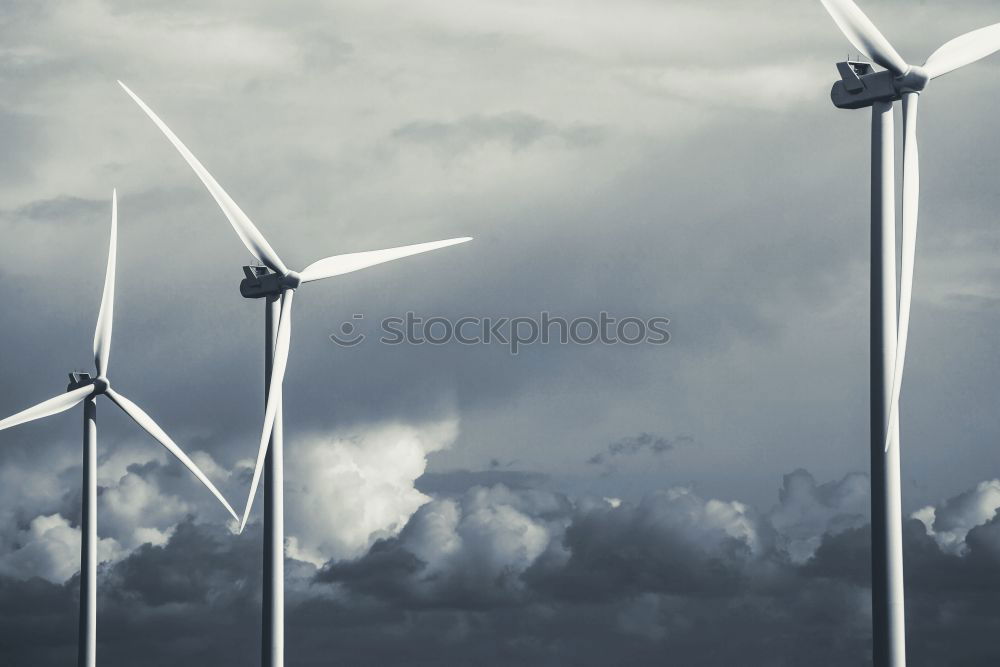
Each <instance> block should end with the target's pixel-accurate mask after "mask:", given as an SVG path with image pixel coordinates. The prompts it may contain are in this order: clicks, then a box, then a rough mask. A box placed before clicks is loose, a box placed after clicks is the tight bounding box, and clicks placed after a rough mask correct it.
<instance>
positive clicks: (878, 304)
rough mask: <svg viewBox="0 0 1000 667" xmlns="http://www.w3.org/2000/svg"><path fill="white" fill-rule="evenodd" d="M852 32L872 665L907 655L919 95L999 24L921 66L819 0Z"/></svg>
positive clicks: (846, 102)
mask: <svg viewBox="0 0 1000 667" xmlns="http://www.w3.org/2000/svg"><path fill="white" fill-rule="evenodd" d="M821 1H822V3H823V6H824V7H826V10H827V11H828V12H829V13H830V15H831V16H832V17H833V20H834V21H835V22H836V23H837V25H838V26H839V27H840V29H841V31H842V32H843V33H844V35H845V36H846V37H847V39H848V40H849V41H850V42H851V44H853V45H854V47H855V48H857V49H858V50H859V51H861V53H863V54H865V55H866V56H868V57H869V58H870V59H871V60H872V61H874V62H875V63H876V64H878V65H881V66H882V67H884V68H885V71H879V72H876V71H874V69H873V68H872V66H871V65H870V64H869V63H862V62H842V63H838V64H837V68H838V70H839V71H840V76H841V80H840V81H838V82H837V83H835V84H834V86H833V90H832V92H831V98H832V99H833V103H834V105H835V106H837V107H839V108H842V109H862V108H865V107H872V114H873V115H872V195H871V197H872V200H871V206H872V211H871V216H872V230H871V234H872V236H871V484H872V498H871V501H872V623H873V639H874V642H873V652H874V664H875V666H876V667H883V666H887V665H891V666H892V667H901V666H902V665H905V663H906V650H905V623H904V613H903V539H902V510H901V507H900V505H901V498H900V484H899V410H898V404H899V392H900V387H901V385H902V380H903V362H904V358H905V355H906V339H907V333H908V330H909V324H910V301H911V298H912V295H913V264H914V258H915V254H916V237H917V208H918V203H919V198H920V171H919V170H920V165H919V160H918V153H917V103H918V100H919V95H920V93H921V92H922V91H923V90H924V89H925V88H926V87H927V84H928V83H929V82H930V81H931V80H932V79H935V78H937V77H939V76H942V75H944V74H947V73H949V72H952V71H954V70H956V69H958V68H960V67H964V66H965V65H969V64H971V63H974V62H976V61H977V60H980V59H982V58H985V57H986V56H988V55H990V54H992V53H994V52H996V51H998V50H1000V23H998V24H994V25H991V26H989V27H986V28H981V29H979V30H974V31H972V32H969V33H967V34H965V35H962V36H961V37H957V38H955V39H953V40H951V41H950V42H948V43H946V44H945V45H944V46H942V47H941V48H939V49H938V50H937V51H935V52H934V53H933V54H931V56H930V58H928V59H927V62H925V63H924V64H923V66H919V65H910V64H908V63H907V62H906V61H905V60H903V58H902V57H901V56H900V55H899V53H897V52H896V50H895V49H894V48H893V47H892V45H891V44H890V43H889V41H888V40H887V39H886V38H885V37H884V36H883V35H882V33H880V32H879V30H878V28H876V27H875V25H874V24H873V23H872V22H871V20H869V19H868V17H867V16H865V14H864V13H863V12H862V11H861V10H860V9H859V8H858V6H857V5H856V4H855V3H854V2H853V0H821ZM898 100H902V103H903V197H902V199H903V215H902V219H903V223H902V244H901V267H900V287H899V319H898V321H897V319H896V297H897V295H896V240H895V228H896V213H895V176H894V173H893V162H894V158H895V147H894V136H893V133H894V130H893V115H892V114H893V105H894V103H895V102H896V101H898Z"/></svg>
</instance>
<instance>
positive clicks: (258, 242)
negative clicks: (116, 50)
mask: <svg viewBox="0 0 1000 667" xmlns="http://www.w3.org/2000/svg"><path fill="white" fill-rule="evenodd" d="M118 83H119V84H120V85H121V87H122V88H123V89H124V90H125V92H126V93H128V95H129V96H130V97H131V98H132V99H133V100H134V101H135V103H136V104H138V105H139V108H140V109H142V110H143V111H144V112H145V113H146V115H147V116H149V118H150V120H152V121H153V123H154V124H155V125H156V126H157V127H158V128H160V131H161V132H163V134H164V135H165V136H166V137H167V139H168V140H169V141H170V143H171V144H173V146H174V148H176V149H177V152H179V153H180V154H181V157H183V158H184V160H185V161H186V162H187V163H188V165H189V166H190V167H191V169H192V170H194V172H195V174H197V175H198V178H200V179H201V181H202V183H204V184H205V187H206V188H208V191H209V192H210V193H211V195H212V197H214V198H215V201H216V202H217V203H218V204H219V207H220V208H221V209H222V212H223V213H224V214H225V216H226V217H227V218H228V219H229V222H230V223H231V224H232V226H233V229H235V230H236V233H237V235H239V237H240V239H241V240H242V241H243V244H244V245H245V246H246V247H247V249H248V250H249V251H250V252H251V253H253V255H254V256H255V257H257V259H259V260H260V261H261V262H263V263H264V264H265V265H267V267H268V268H270V269H271V270H273V271H275V272H276V273H278V274H279V275H280V276H281V277H282V279H283V280H282V289H281V315H280V317H279V321H278V330H277V334H276V342H275V347H274V351H273V353H274V356H273V363H272V367H271V380H270V384H269V386H268V387H267V394H266V395H267V404H266V406H265V411H264V426H263V429H262V430H261V437H260V443H259V446H258V451H257V461H256V464H255V466H254V474H253V479H252V481H251V486H250V494H249V497H248V499H247V505H246V510H245V511H244V514H243V519H242V521H241V523H240V530H243V527H244V526H245V525H246V522H247V518H248V517H249V515H250V509H251V507H252V506H253V501H254V496H255V494H256V491H257V487H258V485H259V482H260V477H261V474H262V471H263V466H264V460H265V458H266V455H267V449H268V443H269V441H270V439H271V433H272V431H273V429H274V420H275V417H276V415H277V411H278V408H279V406H280V405H281V398H282V382H283V380H284V376H285V370H286V368H287V366H288V350H289V345H290V341H291V328H292V322H291V311H292V300H293V298H294V294H295V289H296V288H298V287H299V286H300V285H301V284H302V283H308V282H313V281H316V280H322V279H324V278H332V277H334V276H340V275H344V274H346V273H352V272H354V271H360V270H361V269H366V268H368V267H372V266H376V265H378V264H384V263H386V262H391V261H393V260H397V259H402V258H403V257H409V256H411V255H418V254H420V253H425V252H430V251H431V250H438V249H440V248H446V247H448V246H450V245H455V244H458V243H465V242H466V241H471V240H472V239H471V238H470V237H462V238H455V239H447V240H444V241H433V242H430V243H418V244H415V245H408V246H401V247H398V248H387V249H384V250H371V251H367V252H357V253H350V254H346V255H335V256H333V257H327V258H325V259H321V260H319V261H317V262H313V263H312V264H310V265H309V266H307V267H306V268H305V269H304V270H303V271H302V272H301V273H297V272H295V271H291V270H289V269H288V267H287V266H286V265H285V263H284V262H282V261H281V258H280V257H278V254H277V253H276V252H275V251H274V249H273V248H271V246H270V244H269V243H268V242H267V240H266V239H265V238H264V236H263V235H262V234H261V233H260V230H258V229H257V227H256V226H255V225H254V224H253V222H252V221H251V220H250V218H249V217H248V216H247V215H246V214H245V213H244V212H243V211H242V210H241V209H240V207H239V206H237V204H236V202H235V201H233V199H232V197H230V196H229V195H228V194H227V193H226V191H225V190H223V189H222V186H220V185H219V183H218V181H216V180H215V178H214V177H213V176H212V175H211V174H209V173H208V171H207V170H206V169H205V167H204V166H203V165H202V164H201V162H200V161H199V160H198V158H196V157H195V156H194V154H193V153H192V152H191V151H190V150H189V149H188V148H187V146H185V145H184V143H183V142H182V141H181V140H180V139H179V138H178V137H177V135H176V134H174V133H173V131H171V130H170V128H169V127H167V125H166V123H164V122H163V121H162V120H161V119H160V117H159V116H157V115H156V113H155V112H154V111H153V110H152V109H150V108H149V106H148V105H147V104H146V103H145V102H143V101H142V100H141V99H140V98H139V97H138V96H137V95H136V94H135V93H133V92H132V91H131V90H130V89H129V88H128V86H126V85H125V84H124V83H122V82H121V81H119V82H118Z"/></svg>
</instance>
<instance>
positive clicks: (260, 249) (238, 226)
mask: <svg viewBox="0 0 1000 667" xmlns="http://www.w3.org/2000/svg"><path fill="white" fill-rule="evenodd" d="M118 85H120V86H121V87H122V88H123V89H124V90H125V92H126V93H128V94H129V97H131V98H132V99H133V100H135V103H136V104H138V105H139V108H140V109H142V110H143V111H145V112H146V115H147V116H149V118H150V119H151V120H152V121H153V122H154V123H155V124H156V126H157V127H158V128H160V131H161V132H163V134H165V135H166V137H167V139H169V140H170V143H172V144H173V145H174V148H176V149H177V152H179V153H180V154H181V157H183V158H184V159H185V160H187V163H188V165H190V167H191V169H193V170H194V173H196V174H197V175H198V178H200V179H201V182H202V183H204V184H205V187H206V188H208V191H209V192H210V193H211V194H212V196H213V197H215V201H216V202H218V204H219V208H221V209H222V212H223V213H225V214H226V217H227V218H229V222H230V224H232V226H233V229H235V230H236V233H237V234H238V235H239V237H240V239H241V240H242V241H243V245H245V246H246V247H247V249H248V250H249V251H250V252H251V253H253V255H254V257H256V258H257V259H259V260H260V261H262V262H264V264H266V265H267V266H268V267H269V268H270V269H272V270H274V271H277V272H278V273H280V274H281V275H285V274H286V273H288V267H287V266H285V264H284V262H282V261H281V258H280V257H278V253H276V252H274V249H272V248H271V246H270V245H269V244H268V242H267V239H265V238H264V235H263V234H261V233H260V230H259V229H257V227H255V226H254V224H253V222H251V221H250V218H248V217H247V215H246V213H244V212H243V211H242V210H241V209H240V207H239V206H237V205H236V202H235V201H233V198H232V197H230V196H229V195H228V194H227V193H226V191H225V190H223V189H222V186H221V185H219V184H218V182H217V181H216V180H215V179H214V178H213V177H212V175H211V174H210V173H208V170H207V169H205V167H204V166H202V164H201V162H199V161H198V158H196V157H195V156H194V154H193V153H192V152H191V151H189V150H188V148H187V146H185V145H184V144H183V143H182V142H181V140H180V139H178V138H177V135H176V134H174V133H173V132H172V131H171V130H170V128H169V127H167V125H166V123H164V122H163V121H162V120H160V117H159V116H157V115H156V114H155V113H154V112H153V110H152V109H150V108H149V107H148V106H146V103H145V102H143V101H142V100H141V99H139V96H138V95H136V94H135V93H133V92H132V91H131V90H129V87H128V86H126V85H125V84H124V83H122V82H121V81H119V82H118Z"/></svg>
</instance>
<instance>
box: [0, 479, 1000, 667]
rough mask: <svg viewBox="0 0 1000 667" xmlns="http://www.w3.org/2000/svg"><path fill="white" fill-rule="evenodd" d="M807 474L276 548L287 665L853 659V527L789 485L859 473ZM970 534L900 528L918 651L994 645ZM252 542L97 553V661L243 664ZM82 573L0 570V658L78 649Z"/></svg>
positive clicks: (983, 562)
mask: <svg viewBox="0 0 1000 667" xmlns="http://www.w3.org/2000/svg"><path fill="white" fill-rule="evenodd" d="M810 479H811V476H810V475H809V473H807V472H805V471H796V472H795V473H792V474H790V475H789V476H788V477H787V478H786V479H785V481H784V485H783V489H782V491H781V494H780V500H779V502H778V504H777V505H775V507H773V508H771V509H770V510H768V511H759V510H755V509H753V508H751V507H748V506H745V505H742V504H740V503H735V502H726V501H719V500H707V499H703V498H700V497H698V496H697V495H695V494H693V493H692V492H690V491H688V490H683V489H674V490H670V491H663V492H659V493H655V494H652V495H650V496H648V497H646V498H645V499H643V500H642V501H640V502H639V503H635V504H630V503H622V504H619V505H617V506H614V505H613V504H611V503H609V502H608V501H605V500H600V499H588V498H570V497H567V496H564V495H561V494H558V493H553V492H551V491H541V490H533V489H521V490H512V489H508V488H506V487H503V486H501V485H497V486H492V487H478V488H472V489H469V490H468V491H467V492H466V493H464V494H462V495H461V496H457V497H455V496H453V497H450V498H442V499H435V500H432V501H431V502H430V503H428V504H426V505H424V506H423V507H422V508H420V510H418V511H417V513H416V514H414V515H413V517H411V519H410V520H409V522H408V523H407V525H406V526H405V527H404V528H403V530H402V531H401V532H400V533H399V535H398V536H396V537H391V538H387V539H382V540H378V541H376V542H375V544H374V545H373V546H372V547H371V549H369V550H368V551H367V552H366V553H365V554H364V555H362V556H361V557H359V558H356V559H351V560H343V561H331V562H330V563H328V564H327V565H326V566H324V567H323V568H322V569H320V570H319V571H317V570H316V568H313V567H312V566H309V565H307V564H305V563H299V562H297V561H294V560H290V561H289V567H288V572H289V574H288V581H287V587H288V600H289V603H288V640H289V649H288V660H289V664H301V665H311V664H328V663H329V662H342V661H348V662H350V663H351V664H358V665H404V664H407V665H409V664H420V663H422V662H429V663H434V664H439V663H446V664H470V663H472V662H479V663H481V664H484V665H505V664H512V662H513V663H517V664H525V665H546V664H553V663H556V664H577V665H585V666H590V665H606V664H614V663H616V661H621V660H626V661H627V662H629V663H630V664H656V663H660V662H662V661H663V659H664V656H669V657H670V658H671V659H672V660H673V661H676V662H680V663H681V664H685V665H715V664H727V663H732V662H734V661H735V662H740V661H741V660H742V661H746V660H747V659H753V661H754V664H768V665H779V666H788V667H792V666H793V665H801V664H817V665H830V666H833V665H844V664H863V663H864V662H865V661H867V660H868V659H870V658H869V657H868V653H869V650H870V635H869V632H870V630H869V620H868V618H869V617H868V614H869V611H868V608H869V604H870V600H869V595H870V593H869V590H868V585H869V576H868V558H869V549H870V544H869V541H870V540H869V531H868V526H867V524H864V525H859V526H857V527H852V528H847V529H843V530H837V531H834V532H830V531H828V530H827V528H826V522H825V521H824V520H822V519H821V518H815V517H814V519H812V520H808V519H807V518H806V516H807V515H808V512H803V511H802V510H804V509H806V508H807V507H809V506H810V504H809V503H808V502H806V501H805V500H804V497H805V496H813V497H815V498H821V499H825V500H826V502H827V506H828V507H832V506H833V505H837V504H838V503H837V502H835V501H832V500H831V498H832V497H834V496H836V497H841V498H843V497H844V496H845V494H846V495H847V496H849V495H851V493H852V492H851V491H849V489H851V488H852V487H853V481H852V479H850V478H845V479H843V480H839V481H835V482H828V483H824V484H817V483H815V481H813V482H812V483H809V482H810ZM796 486H797V487H803V488H805V489H807V490H810V489H811V490H812V491H811V492H810V493H805V492H804V491H803V490H801V489H800V490H799V491H792V490H791V489H792V487H796ZM848 504H849V503H848ZM944 505H945V503H942V504H941V506H939V509H940V508H941V507H944ZM781 513H799V515H800V516H802V517H803V519H802V521H801V522H800V524H798V525H797V528H796V530H797V531H798V532H799V535H800V537H801V535H802V531H804V530H805V527H804V526H805V525H806V524H808V525H810V526H811V532H812V533H813V534H815V535H816V536H818V537H819V539H820V541H819V543H818V547H817V549H816V550H815V553H814V554H812V555H811V556H810V557H809V558H808V559H807V560H805V561H804V562H802V563H801V564H796V562H795V561H794V560H793V559H792V557H791V555H790V554H789V553H788V552H787V551H786V550H785V548H784V546H783V545H784V544H785V543H786V540H785V539H782V535H781V533H780V530H779V529H777V528H776V527H775V523H776V522H775V520H774V517H776V516H778V515H780V514H781ZM967 545H968V550H967V551H966V552H965V553H964V555H954V554H950V553H947V552H945V551H943V550H942V549H941V547H940V545H939V544H938V542H937V541H936V540H935V538H934V537H933V536H932V535H930V534H929V533H928V532H927V530H926V529H925V526H924V525H923V524H922V523H921V522H919V521H916V520H910V521H908V522H907V524H906V526H905V531H904V548H905V552H906V563H907V570H906V576H907V581H906V584H907V596H908V597H907V610H908V616H907V621H908V632H909V649H910V651H909V653H910V662H911V663H912V664H914V665H921V666H922V665H927V666H928V667H929V666H931V665H942V664H969V665H980V664H982V665H986V664H991V661H995V660H996V658H997V655H998V653H997V651H996V649H995V647H993V646H992V645H991V643H990V642H989V641H984V640H985V638H986V637H988V636H989V634H988V628H989V627H991V625H992V624H995V623H997V622H1000V612H998V611H997V609H996V607H995V604H993V600H994V599H995V596H996V594H997V591H998V590H1000V578H998V575H997V572H998V571H1000V520H998V519H996V518H993V519H990V520H989V521H986V522H985V523H983V524H981V525H978V526H976V527H974V528H973V529H972V530H970V531H969V533H968V537H967ZM260 558H261V552H260V534H259V526H258V525H256V524H251V526H250V527H249V529H248V531H247V533H246V534H245V535H242V536H235V535H233V534H232V533H231V532H230V531H229V530H227V529H223V528H222V527H220V526H216V525H212V524H200V523H196V522H193V521H191V520H185V521H182V522H181V523H180V524H179V525H178V526H177V529H176V531H175V532H174V534H173V535H172V537H171V538H170V540H169V541H168V542H167V543H166V544H164V545H163V546H152V545H146V546H144V547H141V548H139V549H137V550H136V551H134V552H133V553H132V554H131V555H130V556H129V557H127V558H126V559H124V560H122V561H120V562H118V563H116V564H113V565H108V566H105V567H103V568H102V570H101V575H100V586H101V588H100V591H101V593H100V614H101V616H100V619H101V622H100V625H99V628H100V631H99V641H100V643H101V644H100V650H101V654H102V662H103V664H107V665H130V664H137V661H141V662H142V663H143V664H150V665H155V666H157V667H158V666H159V665H168V664H171V662H172V661H173V663H174V664H176V662H178V661H187V662H192V663H193V664H213V665H219V666H220V667H228V666H229V665H233V666H235V665H241V664H246V663H247V662H251V661H253V660H255V659H256V658H255V655H256V650H257V635H258V629H257V628H258V623H259V617H258V613H259V612H258V609H259V604H260V596H259V595H260V594H259V577H258V573H259V567H260ZM76 585H77V580H76V578H75V577H74V578H73V579H72V580H70V581H68V582H67V583H65V584H53V583H48V582H44V581H42V580H39V579H32V580H27V581H24V580H17V579H12V578H10V577H3V578H0V591H2V592H3V593H4V595H3V596H0V633H2V636H4V637H5V638H6V639H5V641H4V642H3V643H2V644H0V659H3V660H4V661H5V662H4V664H12V665H14V664H17V665H20V664H32V665H39V666H40V667H47V666H48V665H58V664H65V662H67V661H71V660H72V656H73V651H74V646H73V640H74V636H75V634H74V633H75V618H76V604H77V602H76V598H75V587H76ZM15 599H16V600H18V601H19V604H15V603H14V602H13V600H15ZM720 633H722V634H724V635H725V637H726V641H725V642H719V641H718V637H719V636H720ZM981 633H986V634H981ZM977 635H978V636H977ZM179 638H181V639H179ZM142 656H145V657H142ZM810 656H811V657H810ZM803 661H805V662H803Z"/></svg>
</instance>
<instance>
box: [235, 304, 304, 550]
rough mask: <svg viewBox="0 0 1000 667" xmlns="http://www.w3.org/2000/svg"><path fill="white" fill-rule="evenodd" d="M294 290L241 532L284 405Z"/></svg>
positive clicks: (285, 308) (284, 310)
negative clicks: (280, 408)
mask: <svg viewBox="0 0 1000 667" xmlns="http://www.w3.org/2000/svg"><path fill="white" fill-rule="evenodd" d="M294 298H295V292H294V290H287V291H286V292H285V293H284V294H283V295H282V297H281V316H280V318H279V319H278V333H277V336H276V340H275V343H274V358H273V362H272V363H271V384H270V386H268V388H267V406H266V407H265V409H264V428H263V429H262V430H261V433H260V444H259V445H258V446H257V463H256V465H254V469H253V479H252V480H251V482H250V495H249V496H247V506H246V509H245V510H243V520H242V521H241V522H240V532H241V533H242V532H243V528H244V527H245V526H246V524H247V519H249V518H250V508H251V507H253V499H254V496H255V495H256V494H257V485H258V484H259V483H260V476H261V473H262V472H263V471H264V459H265V458H266V457H267V447H268V445H269V444H270V440H271V431H272V430H273V429H274V418H275V417H276V416H277V414H278V406H279V405H281V390H282V382H283V381H284V379H285V369H286V368H288V348H289V345H290V343H291V339H292V300H293V299H294Z"/></svg>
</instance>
